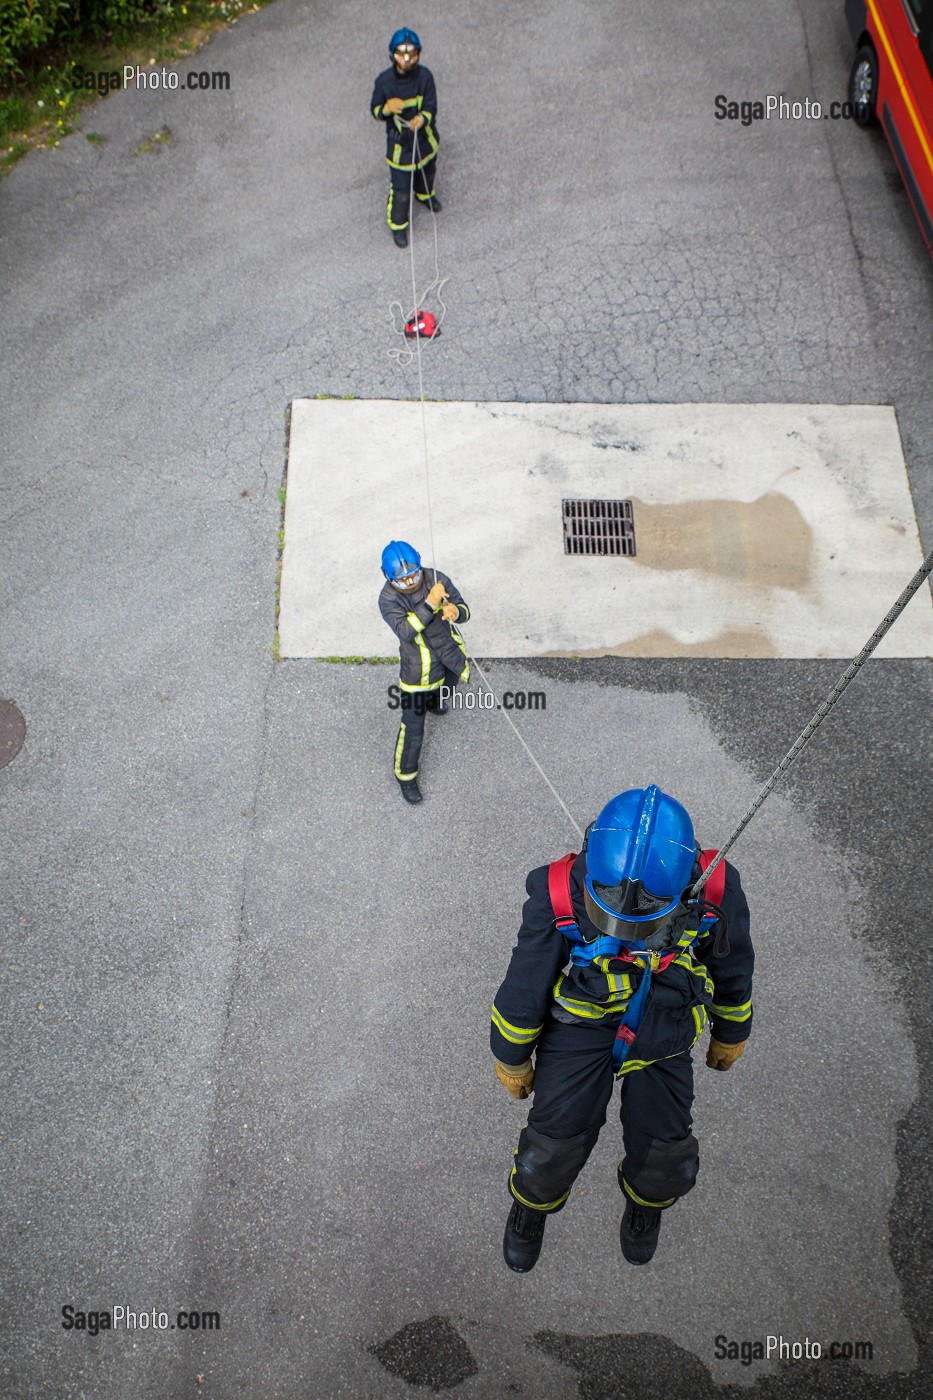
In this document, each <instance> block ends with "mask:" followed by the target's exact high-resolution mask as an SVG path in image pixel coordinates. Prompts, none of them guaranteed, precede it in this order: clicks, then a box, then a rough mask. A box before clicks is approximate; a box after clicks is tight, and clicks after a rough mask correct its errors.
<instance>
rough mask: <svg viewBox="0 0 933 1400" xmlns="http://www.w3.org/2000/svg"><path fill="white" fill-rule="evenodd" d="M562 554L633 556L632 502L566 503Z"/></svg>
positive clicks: (571, 501) (575, 501)
mask: <svg viewBox="0 0 933 1400" xmlns="http://www.w3.org/2000/svg"><path fill="white" fill-rule="evenodd" d="M563 506H564V553H565V554H616V555H624V556H626V557H627V558H633V557H634V554H635V516H634V514H633V513H632V503H631V501H598V500H597V501H593V500H591V501H581V500H565V501H564V502H563Z"/></svg>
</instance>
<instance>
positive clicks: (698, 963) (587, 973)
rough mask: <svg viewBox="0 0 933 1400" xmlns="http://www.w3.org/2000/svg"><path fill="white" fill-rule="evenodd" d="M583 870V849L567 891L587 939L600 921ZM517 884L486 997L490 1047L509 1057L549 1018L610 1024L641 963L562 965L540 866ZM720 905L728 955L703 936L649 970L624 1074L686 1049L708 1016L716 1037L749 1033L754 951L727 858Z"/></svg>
mask: <svg viewBox="0 0 933 1400" xmlns="http://www.w3.org/2000/svg"><path fill="white" fill-rule="evenodd" d="M698 873H699V870H698V869H697V874H698ZM585 874H586V856H585V855H584V854H583V853H582V852H581V854H580V855H578V856H577V859H576V860H575V861H574V863H573V867H572V869H571V872H570V894H571V899H572V903H573V912H574V917H575V919H576V921H577V927H578V928H579V929H580V932H581V933H582V934H583V936H584V937H585V938H586V939H587V941H589V940H590V939H593V938H596V937H598V935H599V929H597V928H596V926H595V925H594V924H593V923H592V922H591V921H590V919H589V918H588V917H587V914H586V910H585V908H584V904H583V879H584V876H585ZM525 887H526V889H527V892H528V899H527V900H526V902H525V906H524V909H523V910H522V926H521V928H520V929H519V931H518V942H517V943H516V945H515V948H514V949H513V952H512V961H511V962H510V964H509V970H508V972H507V973H506V975H505V980H504V981H503V983H502V986H501V987H500V988H499V990H498V992H497V993H496V999H495V1001H494V1003H493V1008H492V1030H491V1033H490V1043H491V1045H492V1052H493V1054H494V1055H495V1056H496V1058H497V1059H499V1060H502V1061H503V1063H505V1064H511V1065H518V1064H521V1063H522V1062H523V1061H524V1060H527V1059H528V1057H529V1055H530V1054H531V1052H532V1051H533V1049H534V1047H535V1044H536V1042H537V1039H538V1036H539V1035H540V1034H541V1032H542V1030H543V1029H544V1025H545V1022H546V1020H547V1018H548V1017H553V1018H554V1019H555V1020H558V1021H571V1022H572V1021H585V1022H587V1023H589V1024H595V1023H596V1022H602V1023H604V1024H605V1025H606V1026H607V1027H613V1028H615V1027H617V1026H618V1025H619V1022H620V1021H621V1020H622V1017H623V1016H624V1015H625V1011H626V1008H627V1006H628V1004H629V1001H630V1000H631V998H632V996H633V995H634V994H635V992H636V991H637V990H638V986H639V984H640V981H641V978H642V977H643V976H645V975H646V972H645V970H644V968H641V967H637V966H635V965H634V964H632V963H629V962H625V961H623V960H622V959H620V958H597V959H595V960H594V961H593V962H592V963H589V964H588V965H587V966H585V967H576V966H574V965H573V964H570V965H569V966H568V963H569V961H570V951H571V944H570V942H569V941H568V940H567V939H566V938H565V937H564V935H563V934H562V933H561V932H560V930H559V929H558V928H557V926H556V923H555V920H554V911H553V908H552V907H551V900H550V896H549V894H548V867H547V866H546V865H543V866H540V867H539V868H538V869H537V870H532V872H531V874H530V875H529V876H528V879H527V882H526V886H525ZM722 909H723V912H724V913H725V915H726V917H727V919H728V920H729V944H730V951H729V953H728V955H727V956H726V957H724V958H714V957H713V956H712V946H713V941H714V940H713V938H712V937H709V938H707V939H706V940H705V941H704V942H702V943H696V944H694V945H693V947H691V948H688V949H686V950H685V951H683V952H681V953H679V954H678V955H677V957H676V958H675V959H674V960H673V962H672V963H671V964H670V966H669V967H667V968H666V969H665V970H664V971H663V972H655V973H652V976H651V986H650V990H649V993H648V1005H647V1008H646V1010H645V1014H644V1017H643V1019H642V1022H641V1025H640V1026H639V1028H638V1032H637V1034H636V1036H635V1041H634V1043H633V1045H632V1047H631V1050H630V1051H629V1053H628V1056H627V1058H626V1060H625V1061H624V1063H623V1066H622V1070H621V1073H622V1074H629V1073H630V1072H631V1071H632V1070H636V1069H642V1068H643V1067H644V1066H645V1065H646V1064H651V1063H653V1062H654V1061H655V1060H663V1059H667V1058H669V1057H670V1056H672V1055H679V1054H682V1053H683V1051H685V1050H689V1049H690V1048H691V1046H692V1045H694V1043H695V1042H696V1041H697V1040H698V1039H699V1037H700V1036H701V1035H702V1033H703V1030H704V1028H705V1027H706V1025H707V1023H708V1022H711V1023H712V1032H713V1035H714V1036H715V1037H716V1039H717V1040H719V1041H722V1043H723V1044H724V1045H734V1044H737V1043H738V1042H739V1041H741V1040H746V1039H747V1038H748V1035H749V1032H750V1031H751V1025H752V973H753V971H754V966H755V954H754V950H753V948H752V941H751V935H750V932H749V913H748V902H747V900H746V898H745V894H744V891H743V889H742V883H741V880H740V879H739V872H738V871H737V870H736V868H735V866H733V865H730V864H729V863H728V861H727V862H726V887H725V893H724V895H723V898H722Z"/></svg>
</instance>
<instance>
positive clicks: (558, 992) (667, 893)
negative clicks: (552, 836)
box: [492, 785, 754, 1273]
mask: <svg viewBox="0 0 933 1400" xmlns="http://www.w3.org/2000/svg"><path fill="white" fill-rule="evenodd" d="M714 854H715V852H712V851H700V850H699V848H698V847H697V846H696V844H695V842H694V836H693V825H692V823H691V821H690V818H689V816H688V815H687V813H686V811H685V810H684V808H683V807H682V806H681V805H680V803H679V802H676V801H675V800H674V798H672V797H668V796H667V794H666V793H663V792H661V790H660V788H658V787H655V786H654V785H652V786H650V787H646V788H633V789H630V790H629V791H627V792H623V793H620V794H619V796H618V797H614V798H613V799H612V801H611V802H610V803H608V805H607V806H606V807H604V808H603V810H602V812H600V814H599V816H598V817H597V819H596V821H595V822H593V824H592V826H590V828H589V829H588V831H587V833H586V839H585V841H584V844H583V850H582V851H581V852H580V854H579V855H576V856H575V855H569V856H565V857H564V859H563V860H559V861H555V862H554V863H553V864H552V865H550V866H541V867H540V868H539V869H537V870H533V871H532V872H531V874H530V875H529V876H528V880H527V884H526V889H527V891H528V900H527V902H526V904H525V907H524V910H523V914H522V926H521V928H520V930H519V934H518V943H517V944H516V946H515V949H514V951H513V953H512V961H511V963H510V964H509V970H508V972H507V973H506V977H505V981H504V982H503V983H502V986H501V987H500V988H499V991H498V992H497V994H496V999H495V1002H494V1004H493V1009H492V1050H493V1054H494V1055H495V1056H496V1074H497V1075H498V1077H499V1079H500V1080H501V1082H502V1083H503V1084H504V1085H505V1087H506V1089H508V1091H509V1093H510V1094H512V1095H513V1096H514V1097H515V1098H517V1099H522V1098H525V1097H527V1095H528V1094H529V1093H531V1092H532V1090H533V1092H534V1103H533V1106H532V1109H531V1112H530V1113H529V1115H528V1123H527V1125H526V1127H525V1128H523V1129H522V1133H521V1136H520V1137H519V1140H518V1150H517V1152H516V1155H515V1165H514V1167H513V1169H512V1173H511V1176H510V1178H509V1191H510V1192H511V1195H512V1197H513V1201H514V1204H513V1206H512V1209H511V1211H510V1213H509V1219H508V1224H507V1225H506V1229H505V1239H504V1241H503V1251H504V1253H505V1262H506V1263H507V1264H508V1266H509V1268H510V1269H514V1270H515V1272H516V1273H527V1272H528V1270H529V1269H532V1268H534V1265H535V1263H536V1262H537V1259H538V1255H539V1254H540V1253H541V1245H542V1242H543V1235H544V1227H545V1224H546V1223H547V1218H548V1216H549V1215H552V1214H554V1213H556V1212H557V1211H559V1210H561V1209H562V1208H563V1206H564V1205H565V1204H566V1202H567V1197H568V1196H569V1195H570V1190H571V1187H572V1186H573V1183H574V1181H575V1180H576V1178H577V1175H578V1174H579V1172H580V1171H581V1170H582V1168H583V1165H584V1163H585V1162H586V1159H587V1157H588V1156H589V1154H590V1152H591V1151H592V1149H593V1146H594V1144H595V1142H596V1139H597V1138H598V1136H599V1130H600V1128H601V1127H602V1125H603V1124H604V1123H605V1121H606V1108H607V1106H608V1104H609V1100H610V1099H611V1097H612V1088H613V1081H614V1079H615V1078H620V1079H621V1087H622V1092H621V1105H620V1117H621V1120H622V1140H623V1144H624V1148H625V1156H624V1157H623V1159H622V1161H621V1162H620V1164H619V1168H618V1176H619V1186H620V1187H621V1189H622V1192H623V1194H624V1196H625V1213H624V1215H623V1217H622V1226H621V1243H622V1253H623V1255H624V1256H625V1258H626V1259H627V1260H628V1261H629V1263H630V1264H646V1263H647V1262H648V1260H649V1259H651V1257H652V1256H653V1254H654V1252H655V1249H656V1247H657V1243H658V1236H659V1233H660V1229H661V1212H662V1211H663V1210H666V1209H667V1208H668V1207H669V1206H672V1205H674V1204H675V1202H676V1201H677V1200H679V1198H680V1197H681V1196H685V1195H686V1194H687V1192H688V1191H689V1190H690V1189H691V1188H692V1186H693V1184H694V1182H695V1180H696V1175H697V1171H698V1168H699V1153H698V1144H697V1140H696V1138H695V1137H694V1136H693V1133H692V1126H693V1125H692V1121H691V1117H690V1110H691V1106H692V1104H693V1065H692V1061H691V1058H690V1051H691V1049H692V1047H693V1046H694V1044H695V1043H696V1042H697V1040H699V1038H700V1036H701V1035H702V1033H703V1030H704V1028H705V1027H706V1025H707V1021H708V1020H711V1021H712V1039H711V1041H710V1044H709V1050H708V1053H707V1056H706V1063H707V1065H708V1066H709V1068H710V1069H717V1070H727V1069H729V1068H731V1066H732V1065H733V1064H734V1063H735V1061H736V1060H737V1059H738V1058H739V1056H740V1055H741V1054H742V1051H743V1050H744V1049H745V1041H746V1040H747V1038H748V1034H749V1031H750V1030H751V1022H752V1004H751V994H752V991H751V988H752V970H753V966H754V953H753V951H752V944H751V938H750V936H749V915H748V904H747V902H746V899H745V895H744V894H743V892H742V885H741V881H740V880H739V873H738V871H737V870H736V869H735V868H734V866H732V865H729V864H728V863H727V862H725V861H723V862H721V863H720V865H719V866H717V868H716V870H715V871H714V872H713V874H712V876H711V877H710V879H709V880H708V881H707V884H706V886H705V887H704V890H703V894H702V896H701V897H700V898H699V899H693V900H691V898H690V887H691V886H692V884H693V883H694V882H695V880H696V879H697V878H698V877H699V875H700V872H701V870H705V869H706V866H707V865H709V864H710V863H711V861H712V858H713V856H714ZM711 886H712V888H710V887H711ZM727 928H728V933H727ZM730 945H731V946H730ZM568 963H569V964H570V967H569V969H568V970H567V971H566V972H564V971H563V969H564V968H565V967H566V966H567V964H568ZM532 1051H534V1052H535V1063H534V1066H532V1062H531V1058H530V1056H531V1053H532Z"/></svg>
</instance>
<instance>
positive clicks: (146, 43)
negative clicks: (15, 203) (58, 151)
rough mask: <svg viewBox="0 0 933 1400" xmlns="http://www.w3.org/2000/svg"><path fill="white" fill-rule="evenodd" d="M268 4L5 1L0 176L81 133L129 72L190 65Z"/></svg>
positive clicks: (0, 33)
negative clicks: (37, 150)
mask: <svg viewBox="0 0 933 1400" xmlns="http://www.w3.org/2000/svg"><path fill="white" fill-rule="evenodd" d="M268 3H269V0H0V174H3V173H5V172H6V171H7V170H9V169H10V168H11V167H12V166H13V165H15V164H16V162H17V161H18V160H19V159H20V157H21V156H24V155H25V154H26V153H27V152H28V151H30V150H32V149H33V147H35V146H57V145H58V143H59V141H61V140H62V138H63V137H65V136H67V135H69V133H70V132H72V131H74V130H76V127H77V122H78V119H79V117H80V114H81V112H82V111H84V110H85V109H86V108H87V107H89V106H91V105H93V104H95V103H97V102H98V101H99V100H100V98H101V97H103V96H105V95H106V93H107V92H108V91H113V90H118V87H119V86H121V85H122V70H123V67H124V65H127V64H129V65H132V66H133V67H137V66H138V67H140V68H146V67H148V66H150V65H152V64H160V65H161V64H163V63H173V62H176V61H177V60H178V59H183V58H186V57H187V56H188V55H189V54H191V53H193V52H194V51H195V50H196V49H198V48H199V47H200V46H201V45H202V44H203V43H204V42H205V40H206V39H208V38H209V37H210V35H211V34H213V33H214V32H215V31H216V30H217V29H221V28H224V27H225V26H226V25H228V24H235V23H236V21H237V19H239V17H240V16H241V15H243V14H246V13H252V12H253V11H254V10H258V9H260V8H261V7H262V6H263V5H266V4H268ZM108 78H109V81H108ZM89 139H92V138H89ZM93 139H94V140H95V141H96V142H98V143H99V141H100V140H101V138H100V137H97V136H94V137H93ZM139 149H140V150H142V149H143V147H141V148H139ZM147 149H149V148H147Z"/></svg>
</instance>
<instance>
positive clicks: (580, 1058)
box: [509, 1020, 700, 1211]
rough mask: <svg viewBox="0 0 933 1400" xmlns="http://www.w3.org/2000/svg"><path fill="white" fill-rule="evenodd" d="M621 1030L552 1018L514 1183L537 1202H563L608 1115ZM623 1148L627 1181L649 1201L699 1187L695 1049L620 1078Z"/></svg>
mask: <svg viewBox="0 0 933 1400" xmlns="http://www.w3.org/2000/svg"><path fill="white" fill-rule="evenodd" d="M614 1039H615V1030H614V1028H613V1027H611V1026H603V1025H600V1024H598V1023H594V1024H588V1023H586V1022H574V1023H573V1024H568V1023H566V1022H563V1021H555V1020H548V1021H547V1022H546V1023H545V1026H544V1030H543V1031H542V1032H541V1036H540V1038H539V1040H538V1046H537V1051H536V1055H535V1079H534V1101H533V1105H532V1108H531V1112H530V1113H529V1115H528V1123H527V1126H526V1127H525V1128H523V1129H522V1133H521V1136H520V1137H519V1139H518V1150H517V1152H516V1154H515V1165H514V1167H513V1169H512V1173H511V1176H510V1178H509V1190H510V1191H511V1193H512V1195H513V1196H514V1197H515V1199H516V1200H517V1201H520V1202H521V1203H522V1205H526V1206H530V1207H531V1208H532V1209H534V1210H546V1211H556V1210H560V1209H561V1207H562V1206H563V1205H564V1204H565V1202H566V1200H567V1197H568V1196H569V1195H570V1189H571V1187H572V1186H573V1183H574V1181H575V1180H576V1179H577V1176H578V1175H579V1173H580V1171H581V1170H582V1169H583V1166H584V1164H585V1162H586V1159H587V1158H588V1157H589V1155H590V1152H591V1151H592V1150H593V1147H594V1146H595V1144H596V1139H597V1138H598V1137H599V1130H600V1128H601V1127H602V1126H603V1124H604V1123H605V1121H606V1109H607V1107H608V1104H609V1100H610V1099H611V1097H612V1089H613V1085H614V1083H615V1074H614V1071H613V1066H612V1044H613V1040H614ZM621 1086H622V1092H621V1102H620V1105H619V1117H620V1119H621V1121H622V1141H623V1144H624V1148H625V1156H624V1158H623V1160H622V1162H621V1163H620V1165H619V1184H620V1186H621V1187H622V1189H623V1191H624V1192H625V1193H626V1194H627V1195H628V1196H631V1197H632V1199H633V1200H635V1201H639V1202H641V1203H642V1204H643V1205H650V1206H659V1207H662V1208H663V1207H665V1206H670V1205H673V1204H674V1202H675V1201H676V1200H677V1199H678V1198H679V1197H680V1196H685V1195H686V1194H687V1192H688V1191H689V1190H691V1189H692V1187H693V1185H694V1182H695V1181H696V1175H697V1171H698V1170H699V1165H700V1160H699V1150H698V1144H697V1140H696V1138H695V1137H694V1136H693V1133H692V1131H691V1129H692V1126H693V1124H692V1121H691V1116H690V1110H691V1108H692V1106H693V1063H692V1061H691V1058H690V1052H689V1051H685V1052H684V1053H683V1054H681V1055H675V1056H673V1057H672V1058H671V1059H668V1060H657V1061H656V1062H655V1063H654V1064H651V1065H647V1066H646V1067H645V1068H644V1069H638V1070H633V1071H631V1072H630V1073H629V1074H627V1075H624V1076H623V1077H622V1080H621Z"/></svg>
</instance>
